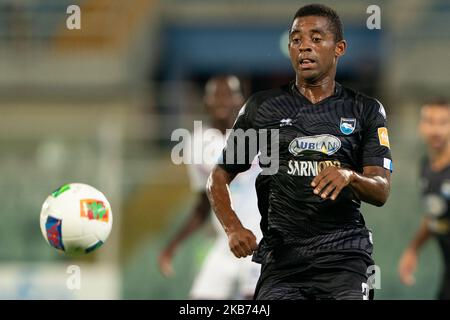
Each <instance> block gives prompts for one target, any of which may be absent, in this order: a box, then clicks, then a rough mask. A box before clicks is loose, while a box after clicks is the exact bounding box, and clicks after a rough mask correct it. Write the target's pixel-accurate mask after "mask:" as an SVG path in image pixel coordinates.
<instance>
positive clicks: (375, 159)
mask: <svg viewBox="0 0 450 320" xmlns="http://www.w3.org/2000/svg"><path fill="white" fill-rule="evenodd" d="M362 113H363V117H361V119H360V120H361V133H362V140H361V147H362V158H361V163H362V165H361V166H362V168H363V170H362V173H361V172H359V170H358V171H356V170H352V169H351V168H344V167H328V168H325V169H324V170H322V171H321V172H320V173H319V174H318V175H317V176H316V177H315V178H314V180H313V181H312V183H311V186H312V187H313V192H314V193H315V194H316V195H318V196H320V197H322V198H323V199H328V198H330V199H331V200H336V198H337V197H338V195H339V193H340V192H341V191H342V189H343V188H345V187H347V186H348V187H349V188H350V189H351V190H352V191H353V193H354V194H355V195H356V197H358V198H359V199H360V200H361V201H364V202H367V203H370V204H373V205H376V206H379V207H380V206H382V205H384V204H385V203H386V201H387V199H388V197H389V192H390V183H391V181H390V180H391V172H392V160H391V159H392V158H391V151H390V145H389V137H388V129H387V119H386V111H385V110H384V107H383V105H382V104H381V103H380V102H379V101H377V100H375V99H366V100H365V101H364V109H363V110H362Z"/></svg>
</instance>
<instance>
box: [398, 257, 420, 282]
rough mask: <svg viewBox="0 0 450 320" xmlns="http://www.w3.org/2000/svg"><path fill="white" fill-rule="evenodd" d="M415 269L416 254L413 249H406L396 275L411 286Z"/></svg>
mask: <svg viewBox="0 0 450 320" xmlns="http://www.w3.org/2000/svg"><path fill="white" fill-rule="evenodd" d="M416 267H417V253H416V251H415V250H413V249H406V250H405V252H403V254H402V257H401V258H400V262H399V264H398V274H399V275H400V280H401V281H402V282H403V283H404V284H406V285H408V286H411V285H413V284H414V283H415V279H414V272H415V271H416Z"/></svg>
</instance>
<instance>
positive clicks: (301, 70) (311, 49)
mask: <svg viewBox="0 0 450 320" xmlns="http://www.w3.org/2000/svg"><path fill="white" fill-rule="evenodd" d="M345 48H346V43H345V41H343V40H342V41H339V42H336V41H335V37H334V33H333V32H332V31H331V29H330V26H329V21H328V19H327V18H326V17H317V16H307V17H301V18H296V19H295V20H294V22H293V23H292V27H291V31H290V34H289V55H290V58H291V63H292V66H293V67H294V70H295V72H296V73H297V77H298V78H299V79H300V80H306V81H308V82H314V81H318V80H321V79H323V78H325V77H326V76H327V75H333V77H334V73H335V72H336V64H337V58H338V57H340V56H342V55H343V54H344V53H345Z"/></svg>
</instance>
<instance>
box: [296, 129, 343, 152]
mask: <svg viewBox="0 0 450 320" xmlns="http://www.w3.org/2000/svg"><path fill="white" fill-rule="evenodd" d="M340 148H341V140H339V139H338V138H336V137H335V136H332V135H330V134H321V135H318V136H306V137H298V138H295V139H294V140H292V141H291V143H290V144H289V152H290V153H292V154H293V155H294V156H299V155H307V154H313V153H324V154H326V155H332V154H333V153H336V152H337V151H338V150H339V149H340Z"/></svg>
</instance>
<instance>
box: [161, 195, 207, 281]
mask: <svg viewBox="0 0 450 320" xmlns="http://www.w3.org/2000/svg"><path fill="white" fill-rule="evenodd" d="M210 210H211V206H210V204H209V200H208V197H207V195H206V192H199V193H198V196H197V202H196V204H195V206H194V207H193V209H192V211H191V213H190V214H189V216H188V218H187V220H186V221H185V222H184V224H183V225H182V226H181V228H180V229H179V230H178V231H177V233H175V235H174V236H173V237H172V239H171V240H170V241H169V243H168V245H167V246H166V247H165V248H164V249H163V251H162V252H161V254H160V255H159V259H158V264H159V269H160V271H161V273H162V274H163V275H165V276H166V277H169V276H171V275H172V274H173V273H174V272H173V267H172V259H173V257H174V255H175V253H176V250H177V249H178V247H179V246H180V245H181V243H182V242H183V241H184V240H186V239H187V238H189V237H190V236H191V235H192V234H193V233H195V232H196V231H197V230H198V229H199V228H200V227H201V226H202V225H203V224H204V223H205V221H206V220H207V218H208V215H209V212H210Z"/></svg>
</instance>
